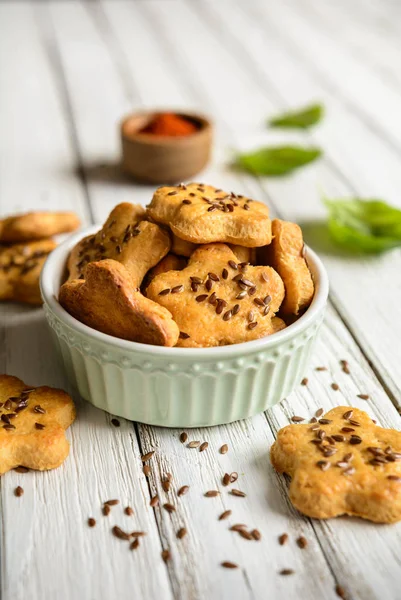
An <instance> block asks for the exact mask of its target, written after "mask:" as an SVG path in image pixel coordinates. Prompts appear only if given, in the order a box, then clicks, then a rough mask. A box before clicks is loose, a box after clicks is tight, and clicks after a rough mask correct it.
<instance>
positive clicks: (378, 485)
mask: <svg viewBox="0 0 401 600" xmlns="http://www.w3.org/2000/svg"><path fill="white" fill-rule="evenodd" d="M271 461H272V464H273V466H274V468H275V469H276V470H277V471H279V472H280V473H287V474H288V475H290V476H291V478H292V480H291V485H290V490H289V493H290V499H291V502H292V503H293V505H294V506H295V507H296V508H297V509H298V510H299V511H300V512H302V513H304V514H305V515H307V516H309V517H314V518H317V519H328V518H330V517H336V516H339V515H343V514H346V515H353V516H358V517H363V518H364V519H369V520H370V521H375V522H377V523H394V522H396V521H399V520H401V432H400V431H396V430H394V429H384V428H382V427H379V426H378V425H375V423H374V422H373V421H372V419H371V418H370V417H369V416H368V415H367V414H366V413H365V412H363V411H361V410H359V409H357V408H350V407H349V406H338V407H336V408H333V409H332V410H330V411H329V412H328V413H327V414H326V415H324V417H321V418H320V419H319V421H318V422H317V423H315V424H313V425H312V424H305V425H304V424H301V425H287V427H284V428H283V429H280V431H279V432H278V435H277V440H276V441H275V442H274V444H273V446H272V448H271Z"/></svg>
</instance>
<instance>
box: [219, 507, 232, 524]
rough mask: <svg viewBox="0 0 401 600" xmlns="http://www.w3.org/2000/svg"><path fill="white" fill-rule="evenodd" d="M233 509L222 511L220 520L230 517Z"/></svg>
mask: <svg viewBox="0 0 401 600" xmlns="http://www.w3.org/2000/svg"><path fill="white" fill-rule="evenodd" d="M232 512H233V511H232V510H225V511H224V512H222V513H221V515H220V516H219V521H224V520H225V519H228V517H229V516H230V515H231V514H232Z"/></svg>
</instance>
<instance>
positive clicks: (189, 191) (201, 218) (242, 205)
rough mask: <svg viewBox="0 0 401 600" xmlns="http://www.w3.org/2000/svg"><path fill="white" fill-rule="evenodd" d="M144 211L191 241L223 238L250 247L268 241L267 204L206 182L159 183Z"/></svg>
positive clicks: (219, 239)
mask: <svg viewBox="0 0 401 600" xmlns="http://www.w3.org/2000/svg"><path fill="white" fill-rule="evenodd" d="M148 214H149V216H150V217H151V218H152V219H153V220H154V221H156V222H157V223H162V224H163V225H168V226H169V227H170V228H171V231H172V232H173V233H174V234H175V235H176V236H178V237H179V238H180V239H182V240H186V241H187V242H192V243H194V244H208V243H210V242H224V243H231V244H238V245H240V246H246V247H249V248H254V247H257V246H264V245H266V244H270V242H271V222H270V218H269V209H268V208H267V206H265V205H264V204H262V203H261V202H256V201H254V200H251V199H250V198H245V197H244V196H237V195H236V194H234V193H230V194H229V193H227V192H224V191H222V190H219V189H216V188H214V187H213V186H210V185H204V184H199V183H189V184H187V185H183V184H181V185H179V186H176V187H161V188H159V189H157V190H156V192H155V193H154V195H153V198H152V202H151V203H150V205H149V206H148Z"/></svg>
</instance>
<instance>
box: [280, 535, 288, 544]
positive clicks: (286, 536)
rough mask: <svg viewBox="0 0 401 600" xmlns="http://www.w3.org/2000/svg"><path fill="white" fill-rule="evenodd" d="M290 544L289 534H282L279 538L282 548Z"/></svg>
mask: <svg viewBox="0 0 401 600" xmlns="http://www.w3.org/2000/svg"><path fill="white" fill-rule="evenodd" d="M287 542H288V533H282V534H281V535H280V536H279V538H278V543H279V544H280V546H284V544H286V543H287Z"/></svg>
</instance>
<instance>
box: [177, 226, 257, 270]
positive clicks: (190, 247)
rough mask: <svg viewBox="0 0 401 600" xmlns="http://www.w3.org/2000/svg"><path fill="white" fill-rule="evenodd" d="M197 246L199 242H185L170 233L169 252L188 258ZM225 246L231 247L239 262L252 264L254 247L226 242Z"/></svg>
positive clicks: (254, 252)
mask: <svg viewBox="0 0 401 600" xmlns="http://www.w3.org/2000/svg"><path fill="white" fill-rule="evenodd" d="M198 246H199V244H193V243H192V242H186V241H185V240H182V239H181V238H179V237H178V236H176V235H174V233H172V234H171V252H173V253H174V254H178V256H186V257H187V258H189V257H190V256H191V254H192V253H193V252H195V250H196V249H197V248H198ZM227 246H228V247H229V248H231V250H232V251H233V252H234V254H235V256H236V257H237V260H238V261H239V262H249V263H250V264H254V262H255V254H256V251H255V248H246V247H245V246H239V245H237V244H227Z"/></svg>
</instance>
